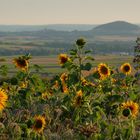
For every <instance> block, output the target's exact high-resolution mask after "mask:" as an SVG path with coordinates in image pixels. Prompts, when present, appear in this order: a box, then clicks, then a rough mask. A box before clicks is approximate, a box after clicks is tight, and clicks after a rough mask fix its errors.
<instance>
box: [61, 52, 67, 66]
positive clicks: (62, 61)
mask: <svg viewBox="0 0 140 140" xmlns="http://www.w3.org/2000/svg"><path fill="white" fill-rule="evenodd" d="M59 60H60V64H61V65H63V64H65V63H66V62H67V61H68V60H69V57H68V55H67V54H60V55H59Z"/></svg>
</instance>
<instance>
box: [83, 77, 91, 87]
mask: <svg viewBox="0 0 140 140" xmlns="http://www.w3.org/2000/svg"><path fill="white" fill-rule="evenodd" d="M81 83H82V86H87V85H89V83H88V81H87V80H86V79H85V78H81Z"/></svg>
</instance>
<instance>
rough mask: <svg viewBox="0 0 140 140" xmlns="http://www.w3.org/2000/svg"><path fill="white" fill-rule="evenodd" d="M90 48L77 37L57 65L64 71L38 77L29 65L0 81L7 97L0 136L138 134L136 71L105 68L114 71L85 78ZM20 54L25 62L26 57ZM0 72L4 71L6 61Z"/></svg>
mask: <svg viewBox="0 0 140 140" xmlns="http://www.w3.org/2000/svg"><path fill="white" fill-rule="evenodd" d="M90 53H91V52H90V51H89V50H87V49H86V41H85V40H84V39H78V40H77V41H76V42H75V45H74V46H73V49H71V50H70V53H69V55H68V57H69V59H68V61H67V62H66V63H64V64H63V65H62V68H64V69H65V74H61V75H56V76H55V77H53V78H51V79H48V78H46V77H43V78H42V77H41V76H40V75H39V74H38V72H39V71H42V68H41V67H40V66H38V65H34V67H32V68H31V67H30V66H29V67H28V68H27V70H23V69H18V70H19V71H18V72H17V73H16V74H15V75H13V76H12V77H8V79H6V80H5V79H3V80H1V81H0V83H1V88H2V89H3V90H4V92H6V93H7V95H8V99H7V100H8V101H7V106H6V107H5V108H4V110H2V111H1V114H0V121H1V123H0V138H1V136H6V137H8V138H11V139H13V138H14V139H33V140H34V139H83V140H86V139H94V140H124V139H125V140H134V139H140V134H139V130H140V127H139V126H140V121H139V119H140V116H139V109H138V108H137V107H138V106H139V104H140V94H139V93H140V88H139V82H140V81H139V78H138V77H137V76H136V75H135V72H133V73H131V74H130V75H125V74H123V73H122V72H120V71H118V70H116V69H115V68H110V67H109V71H111V70H112V71H114V73H111V74H110V75H108V76H107V77H103V78H102V77H101V76H100V73H99V71H98V69H97V72H92V73H91V74H90V75H88V77H86V76H85V75H84V73H85V72H89V71H90V70H92V69H93V64H94V58H92V57H91V56H90ZM22 59H25V60H28V61H29V60H30V59H31V56H30V55H29V54H27V55H25V56H22ZM28 63H29V64H30V62H28ZM32 69H34V71H35V72H34V73H32V72H31V70H32ZM0 71H4V72H6V73H7V69H6V67H5V66H1V68H0ZM0 92H2V91H0ZM0 94H2V93H0ZM0 97H1V98H2V96H0ZM129 101H131V103H130V102H129ZM0 102H1V100H0ZM1 103H2V104H3V102H1ZM38 115H40V116H41V117H42V118H44V119H45V124H44V127H43V128H42V130H41V132H39V131H37V130H35V128H34V127H35V122H36V121H35V116H38ZM38 126H41V125H40V122H39V124H38ZM2 139H4V138H2Z"/></svg>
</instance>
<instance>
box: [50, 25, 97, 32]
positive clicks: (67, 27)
mask: <svg viewBox="0 0 140 140" xmlns="http://www.w3.org/2000/svg"><path fill="white" fill-rule="evenodd" d="M96 26H98V25H94V24H50V25H47V29H51V30H56V31H74V30H77V31H88V30H92V29H93V28H95V27H96Z"/></svg>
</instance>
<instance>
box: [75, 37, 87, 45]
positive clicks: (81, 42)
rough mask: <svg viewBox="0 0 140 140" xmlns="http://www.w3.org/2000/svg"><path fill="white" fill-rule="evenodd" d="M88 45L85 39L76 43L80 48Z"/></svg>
mask: <svg viewBox="0 0 140 140" xmlns="http://www.w3.org/2000/svg"><path fill="white" fill-rule="evenodd" d="M85 44H86V41H85V40H84V39H83V38H80V39H78V40H77V41H76V45H78V46H84V45H85Z"/></svg>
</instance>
